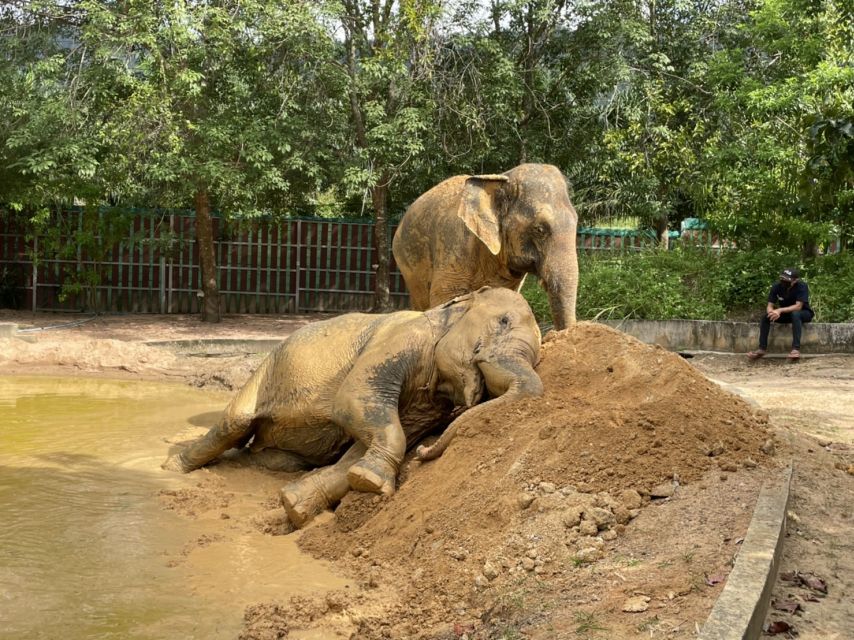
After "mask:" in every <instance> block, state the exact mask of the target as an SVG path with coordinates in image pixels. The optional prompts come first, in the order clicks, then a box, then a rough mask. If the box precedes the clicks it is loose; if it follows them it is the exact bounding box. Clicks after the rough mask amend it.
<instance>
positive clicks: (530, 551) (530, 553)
mask: <svg viewBox="0 0 854 640" xmlns="http://www.w3.org/2000/svg"><path fill="white" fill-rule="evenodd" d="M525 555H526V556H527V557H529V558H530V559H531V560H536V559H537V550H536V549H528V550H527V551H526V552H525Z"/></svg>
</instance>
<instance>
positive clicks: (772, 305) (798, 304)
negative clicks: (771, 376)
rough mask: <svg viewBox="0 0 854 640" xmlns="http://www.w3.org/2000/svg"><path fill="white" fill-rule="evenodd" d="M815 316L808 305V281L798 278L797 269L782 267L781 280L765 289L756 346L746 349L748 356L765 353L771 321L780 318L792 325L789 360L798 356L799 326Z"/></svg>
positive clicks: (755, 358) (776, 320) (781, 320)
mask: <svg viewBox="0 0 854 640" xmlns="http://www.w3.org/2000/svg"><path fill="white" fill-rule="evenodd" d="M814 316H815V314H814V313H813V310H812V309H810V291H809V287H807V283H806V282H802V281H801V280H800V274H799V273H798V270H797V269H783V272H782V273H781V274H780V281H779V282H776V283H774V285H773V286H772V287H771V291H770V292H769V293H768V306H767V307H766V309H765V316H764V317H763V318H762V321H761V322H760V325H759V348H758V349H757V350H756V351H751V352H750V353H748V354H747V357H748V358H750V359H751V360H758V359H759V358H761V357H762V356H764V355H765V354H766V353H767V350H768V334H769V332H770V331H771V323H772V322H779V323H782V324H791V325H792V350H791V351H790V352H789V360H797V359H798V358H800V357H801V351H800V350H801V327H802V325H803V324H804V323H805V322H809V321H810V320H812V319H813V317H814Z"/></svg>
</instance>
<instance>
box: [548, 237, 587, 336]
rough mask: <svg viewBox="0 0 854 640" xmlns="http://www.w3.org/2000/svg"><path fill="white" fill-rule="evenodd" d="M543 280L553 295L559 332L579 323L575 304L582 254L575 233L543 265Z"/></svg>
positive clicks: (550, 294) (553, 316)
mask: <svg viewBox="0 0 854 640" xmlns="http://www.w3.org/2000/svg"><path fill="white" fill-rule="evenodd" d="M538 275H539V276H540V280H541V281H542V283H543V286H544V287H545V289H546V293H547V294H548V296H549V306H550V307H551V310H552V320H553V322H554V326H555V329H557V330H558V331H560V330H562V329H566V328H567V327H569V326H570V325H573V324H575V303H576V297H577V295H578V256H577V255H576V251H575V233H574V232H573V233H572V234H569V238H568V239H567V240H566V241H565V242H562V243H561V244H560V245H559V246H556V247H555V248H553V249H552V251H551V252H549V254H548V259H547V260H546V261H545V262H544V263H543V265H542V267H541V268H540V273H539V274H538Z"/></svg>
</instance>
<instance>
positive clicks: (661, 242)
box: [655, 215, 670, 251]
mask: <svg viewBox="0 0 854 640" xmlns="http://www.w3.org/2000/svg"><path fill="white" fill-rule="evenodd" d="M668 231H669V230H668V228H667V216H666V215H663V216H661V217H660V218H658V219H656V221H655V234H656V236H658V247H659V249H664V250H665V251H667V250H668V249H669V248H670V235H669V233H668Z"/></svg>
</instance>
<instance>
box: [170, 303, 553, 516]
mask: <svg viewBox="0 0 854 640" xmlns="http://www.w3.org/2000/svg"><path fill="white" fill-rule="evenodd" d="M539 349H540V332H539V329H538V328H537V324H536V322H535V320H534V316H533V314H532V313H531V310H530V308H529V307H528V304H527V303H526V302H525V300H524V299H523V298H522V296H521V295H519V294H518V293H516V292H513V291H509V290H506V289H489V288H484V289H482V290H479V291H476V292H474V293H471V294H468V295H465V296H461V297H459V298H456V299H454V300H452V301H450V302H448V303H446V304H444V305H442V306H440V307H437V308H435V309H431V310H430V311H427V312H417V311H400V312H397V313H390V314H384V315H367V314H359V313H353V314H347V315H343V316H339V317H337V318H333V319H331V320H326V321H323V322H317V323H314V324H311V325H308V326H306V327H303V328H301V329H300V330H298V331H297V332H295V333H294V334H292V335H291V336H290V337H289V338H288V339H287V340H285V341H284V342H283V343H282V344H281V345H280V346H279V347H278V348H277V349H276V350H275V351H273V352H272V353H271V354H270V355H269V356H268V357H267V359H266V360H265V361H264V362H263V363H262V364H261V366H260V367H259V368H258V370H257V371H256V372H255V373H254V374H253V376H252V377H251V378H250V380H249V381H248V382H247V383H246V385H245V386H244V387H243V388H242V389H241V390H240V391H239V392H238V394H237V395H236V396H235V398H234V399H233V400H232V401H231V402H230V403H229V404H228V406H227V407H226V409H225V411H224V413H223V416H222V418H221V419H220V421H219V422H218V424H217V425H216V426H214V427H213V428H212V429H211V430H210V431H209V432H208V433H207V434H206V435H205V436H204V437H202V438H201V439H199V440H197V441H195V442H193V443H191V444H190V445H189V446H187V447H186V448H185V449H184V450H182V451H181V452H179V453H177V454H175V455H172V456H171V457H170V458H169V459H168V460H167V461H166V462H165V463H164V465H163V467H164V468H165V469H171V470H176V471H182V472H188V471H192V470H193V469H197V468H199V467H201V466H203V465H205V464H207V463H209V462H211V461H212V460H214V459H216V458H217V457H219V456H221V455H222V454H223V453H225V452H226V451H228V450H229V449H234V448H236V449H239V450H240V452H238V453H237V454H236V455H235V452H232V455H233V457H236V458H238V459H240V458H242V459H244V460H246V461H248V462H250V463H253V464H258V465H261V466H265V467H268V468H271V469H276V470H282V471H297V470H303V469H310V468H314V467H321V469H319V470H318V471H315V472H314V473H312V474H309V475H308V476H305V477H303V478H302V479H300V480H299V481H297V482H294V483H291V484H290V485H288V486H286V487H285V488H284V489H282V503H283V505H284V507H285V509H286V511H287V513H288V516H289V517H290V519H291V521H292V522H293V523H294V524H295V525H296V526H297V527H301V526H303V525H304V524H305V523H306V522H308V521H309V520H310V519H311V518H312V517H313V516H314V515H316V514H317V513H319V512H320V511H322V510H323V509H326V508H327V507H329V506H330V505H332V504H334V503H336V502H337V501H339V500H340V499H341V498H342V497H343V496H344V495H345V494H346V493H347V492H348V491H349V490H350V489H356V490H359V491H370V492H375V493H383V494H390V493H393V492H394V490H395V481H396V478H397V473H398V470H399V468H400V464H401V462H402V461H403V457H404V454H405V453H406V450H407V448H409V447H410V446H412V445H413V444H415V443H416V442H417V441H418V440H419V439H420V438H421V437H422V436H424V435H425V434H426V433H427V432H429V431H432V430H434V429H436V428H439V427H443V426H446V425H448V424H449V423H451V422H452V419H453V418H454V417H455V416H456V415H458V414H459V413H460V411H462V410H466V409H468V408H470V407H473V406H474V405H476V404H478V403H480V402H481V401H483V400H486V399H487V398H492V399H489V400H488V401H487V402H484V403H483V404H481V405H480V406H478V407H476V408H475V409H474V410H475V411H477V410H484V409H486V410H494V409H495V408H496V406H500V404H501V403H505V402H508V401H510V400H512V399H515V398H519V397H523V396H528V395H539V394H541V393H542V390H543V387H542V383H541V381H540V379H539V376H537V374H536V372H535V371H534V365H535V364H536V362H537V359H538V357H539ZM454 431H455V425H454V424H451V425H450V426H449V427H448V428H447V429H446V430H445V432H444V433H443V434H442V435H441V436H440V438H439V440H438V441H437V442H436V443H435V444H434V445H433V446H431V447H420V448H419V451H418V454H419V457H421V458H422V459H424V460H429V459H432V458H435V457H437V456H439V455H441V453H442V451H444V449H445V447H447V445H448V443H449V442H450V440H451V439H452V438H453V435H454Z"/></svg>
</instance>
